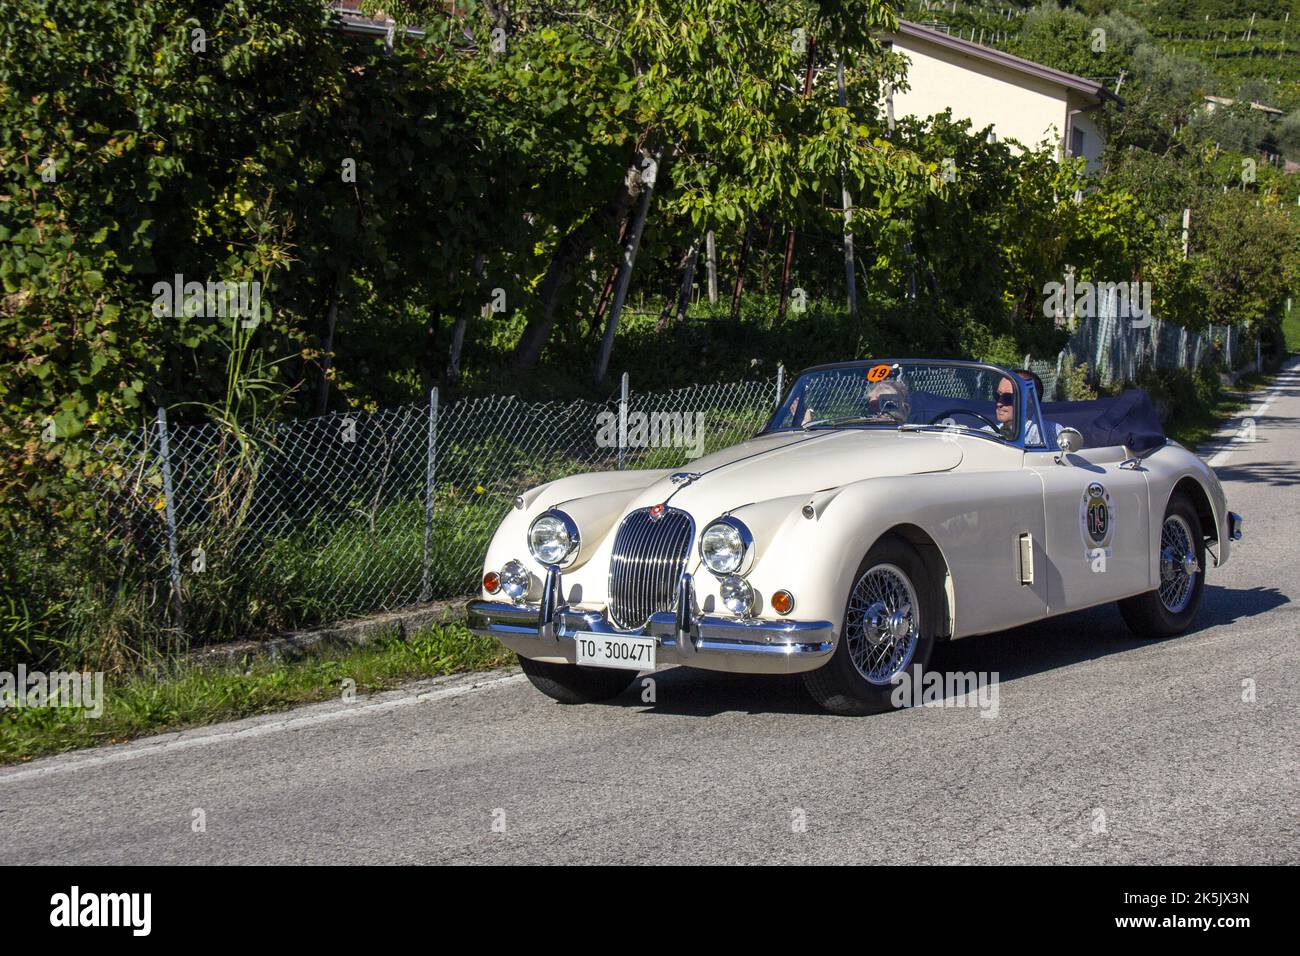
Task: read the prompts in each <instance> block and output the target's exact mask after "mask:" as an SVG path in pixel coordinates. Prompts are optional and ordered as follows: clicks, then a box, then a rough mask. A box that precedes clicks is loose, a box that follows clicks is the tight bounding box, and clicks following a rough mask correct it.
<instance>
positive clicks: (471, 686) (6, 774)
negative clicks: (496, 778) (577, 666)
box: [0, 674, 524, 784]
mask: <svg viewBox="0 0 1300 956" xmlns="http://www.w3.org/2000/svg"><path fill="white" fill-rule="evenodd" d="M523 679H524V675H523V674H509V675H507V676H505V677H495V678H493V679H491V680H486V681H482V682H478V683H462V684H457V685H456V686H454V687H441V688H437V689H435V690H429V691H424V692H422V693H419V694H409V695H407V696H406V697H398V698H396V699H393V700H381V701H375V702H374V703H370V704H357V705H355V706H352V707H345V708H341V709H339V710H329V711H325V712H324V713H319V714H307V715H305V716H302V717H289V718H286V719H283V720H268V721H265V722H262V723H257V724H255V725H254V726H252V727H245V728H243V729H240V730H217V731H213V732H205V729H203V728H200V729H198V730H193V729H192V730H188V731H181V732H180V733H179V734H168V735H165V736H164V737H163V738H162V739H160V740H154V741H150V740H144V741H137V742H135V743H128V744H120V745H118V746H117V747H112V748H107V749H101V750H92V751H82V752H80V753H74V754H69V755H68V756H66V757H53V758H49V759H48V760H46V761H42V762H41V763H40V764H39V765H36V766H31V767H27V768H25V769H22V770H11V771H3V770H0V784H5V783H14V782H17V781H19V780H30V779H33V778H35V777H47V776H50V775H51V774H58V773H66V772H68V771H71V770H87V769H90V768H91V767H102V766H104V765H105V764H113V763H122V762H124V761H127V760H138V759H139V758H141V757H151V756H155V755H158V754H168V753H175V752H177V751H179V750H192V749H193V748H195V747H206V746H209V745H211V744H220V743H227V742H229V741H232V740H247V739H249V738H252V737H266V736H269V735H270V734H278V733H280V732H281V731H285V730H301V729H302V728H304V727H312V726H315V725H317V724H326V723H331V722H333V721H336V720H350V719H351V718H353V717H364V716H368V715H371V714H379V713H383V712H384V711H389V710H396V709H398V708H399V707H409V706H411V705H412V704H423V703H428V702H430V701H435V700H447V699H449V698H452V697H463V696H465V695H466V694H472V693H474V692H475V691H479V690H485V689H487V688H489V687H500V686H502V685H503V684H513V683H516V682H518V681H521V680H523ZM181 734H194V735H195V736H188V737H187V736H181Z"/></svg>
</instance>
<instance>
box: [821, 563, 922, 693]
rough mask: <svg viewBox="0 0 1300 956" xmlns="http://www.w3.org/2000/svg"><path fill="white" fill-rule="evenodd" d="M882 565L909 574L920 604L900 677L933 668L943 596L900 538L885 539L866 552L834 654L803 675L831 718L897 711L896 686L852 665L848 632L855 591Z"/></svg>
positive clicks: (915, 609)
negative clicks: (875, 679)
mask: <svg viewBox="0 0 1300 956" xmlns="http://www.w3.org/2000/svg"><path fill="white" fill-rule="evenodd" d="M880 565H893V566H894V567H895V568H897V569H898V570H900V571H902V572H903V573H904V574H905V575H906V577H907V578H908V579H909V581H910V583H911V585H912V588H913V590H914V591H915V592H916V604H917V605H918V606H917V607H914V608H913V611H912V613H913V615H915V617H914V620H915V624H916V630H917V641H916V648H915V650H914V651H913V653H912V656H911V659H910V660H908V661H906V662H905V663H903V664H902V666H901V667H899V668H897V670H896V672H897V671H907V672H908V673H909V674H912V673H915V671H914V670H913V669H914V668H915V667H916V666H917V665H920V667H921V669H922V671H924V669H925V667H926V666H927V665H928V664H929V663H930V654H931V652H933V650H934V644H935V640H936V637H937V634H938V628H939V621H940V614H939V610H940V608H941V607H942V604H941V603H940V601H942V600H943V597H942V594H941V592H940V591H939V582H937V581H934V580H932V576H931V574H930V573H929V571H928V570H927V569H926V567H925V562H924V561H922V560H921V556H920V555H919V554H917V553H916V549H915V548H913V547H912V546H911V545H910V544H908V543H907V542H906V541H904V540H902V539H901V538H894V537H887V538H882V539H881V540H880V541H877V542H876V544H875V545H874V546H872V548H871V550H870V551H868V552H867V555H866V557H864V558H863V559H862V563H861V564H859V565H858V569H857V571H856V572H855V573H854V575H853V585H852V586H851V587H850V591H849V596H848V598H847V599H846V601H845V604H844V617H843V618H842V619H841V620H842V621H843V622H844V623H843V624H842V625H841V633H840V639H839V642H838V643H837V644H836V646H835V653H834V654H832V655H831V659H830V660H829V661H827V662H826V663H825V664H823V665H822V666H821V667H819V668H817V670H815V671H808V672H807V673H805V674H804V675H803V680H804V684H805V685H806V686H807V688H808V692H809V693H810V694H812V696H813V699H814V700H816V701H817V703H819V704H820V705H821V706H822V707H823V708H825V709H826V710H829V711H830V712H831V713H833V714H842V715H844V716H850V717H854V716H861V715H864V714H878V713H881V712H882V711H887V710H895V709H897V705H895V704H894V702H893V700H892V697H893V696H894V691H895V689H896V687H895V685H894V684H891V683H888V682H886V683H872V682H871V681H868V680H867V678H866V677H865V676H864V675H863V673H862V672H861V671H859V670H858V667H857V666H856V665H855V664H854V662H853V655H852V652H851V651H850V640H849V637H850V635H849V634H848V633H846V631H847V629H848V628H849V627H850V623H849V610H850V607H851V606H852V604H853V589H854V588H856V587H857V585H858V582H859V581H861V580H862V578H863V577H864V576H865V575H866V574H867V572H868V571H871V570H873V569H876V568H877V567H878V566H880ZM906 696H907V697H908V700H905V701H904V703H903V705H902V706H906V705H907V703H908V702H909V701H910V696H911V695H906Z"/></svg>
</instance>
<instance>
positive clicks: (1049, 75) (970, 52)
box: [894, 20, 1124, 106]
mask: <svg viewBox="0 0 1300 956" xmlns="http://www.w3.org/2000/svg"><path fill="white" fill-rule="evenodd" d="M894 37H895V38H898V37H908V38H911V39H917V40H923V41H925V42H927V43H933V44H936V45H937V46H942V47H947V48H948V49H950V50H955V51H956V52H958V53H963V54H965V55H966V56H973V57H975V58H976V59H979V60H984V61H985V62H988V63H993V64H996V65H997V66H1001V67H1004V68H1006V69H1009V70H1015V71H1016V72H1018V73H1023V74H1025V75H1026V76H1032V77H1035V78H1037V79H1040V80H1045V81H1047V82H1048V83H1054V84H1056V85H1057V86H1063V87H1065V88H1066V89H1067V90H1071V91H1073V92H1076V93H1081V94H1083V95H1084V96H1087V97H1089V98H1091V99H1092V100H1093V101H1095V102H1097V103H1101V102H1102V101H1103V100H1111V101H1112V102H1114V103H1118V104H1120V105H1121V106H1122V105H1123V103H1124V101H1123V100H1121V99H1120V98H1119V97H1118V96H1116V95H1115V94H1114V93H1112V92H1111V91H1110V90H1108V89H1106V86H1105V84H1104V83H1099V82H1097V81H1096V80H1089V79H1087V78H1085V77H1082V76H1075V75H1074V74H1073V73H1066V72H1065V71H1064V70H1056V69H1053V68H1052V67H1050V66H1043V64H1041V63H1035V62H1034V61H1033V60H1026V59H1025V58H1024V57H1019V56H1013V55H1012V54H1010V53H1004V52H1002V51H1001V50H995V49H993V48H992V47H987V46H983V45H982V44H979V43H975V42H973V41H971V40H963V39H961V38H960V37H955V36H951V35H949V34H947V33H940V32H939V31H938V30H932V29H930V28H929V27H924V26H921V24H919V23H912V22H911V21H909V20H899V21H898V30H897V31H896V32H895V33H894Z"/></svg>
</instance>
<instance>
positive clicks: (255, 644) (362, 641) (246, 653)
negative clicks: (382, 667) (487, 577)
mask: <svg viewBox="0 0 1300 956" xmlns="http://www.w3.org/2000/svg"><path fill="white" fill-rule="evenodd" d="M467 601H469V598H468V597H460V598H451V599H449V600H446V601H434V602H432V603H431V604H421V605H418V606H416V607H409V608H402V609H400V610H397V611H389V612H387V613H384V614H375V615H372V616H370V617H364V618H357V619H354V620H351V621H341V622H339V623H338V624H332V625H330V626H329V627H322V628H317V629H315V630H306V631H290V632H288V633H287V634H280V635H278V636H276V637H270V638H266V639H264V640H244V641H233V642H230V643H222V644H213V645H211V646H209V647H200V648H195V649H194V650H192V651H191V652H190V654H189V657H190V660H191V661H192V662H193V663H196V664H205V663H221V662H224V661H230V660H232V659H238V658H243V657H257V658H261V657H265V658H269V659H270V660H287V661H291V660H297V659H299V658H301V657H305V656H307V655H308V654H311V653H314V652H317V651H322V650H329V649H335V648H348V647H361V646H364V645H366V644H369V643H372V642H373V641H376V640H379V639H380V638H384V637H388V636H391V635H392V634H393V633H394V632H396V633H397V635H398V636H399V637H401V638H402V639H403V640H405V639H406V638H407V637H409V636H410V635H411V634H413V633H415V632H417V631H420V630H422V629H424V628H426V627H430V626H432V625H435V624H448V623H461V622H463V621H464V620H465V604H466V602H467Z"/></svg>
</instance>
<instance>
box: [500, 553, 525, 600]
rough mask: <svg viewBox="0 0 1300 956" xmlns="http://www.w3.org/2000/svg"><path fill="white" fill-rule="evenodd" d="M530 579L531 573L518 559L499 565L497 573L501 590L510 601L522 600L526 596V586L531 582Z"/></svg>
mask: <svg viewBox="0 0 1300 956" xmlns="http://www.w3.org/2000/svg"><path fill="white" fill-rule="evenodd" d="M532 580H533V579H532V575H530V574H529V573H528V569H527V568H526V567H524V566H523V563H522V562H520V561H507V562H506V563H505V564H503V565H502V566H501V573H500V574H498V575H497V582H498V583H499V585H500V587H501V590H502V591H504V592H505V595H506V597H508V598H510V600H512V601H522V600H523V599H524V597H525V596H527V594H528V586H529V585H530V584H532Z"/></svg>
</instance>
